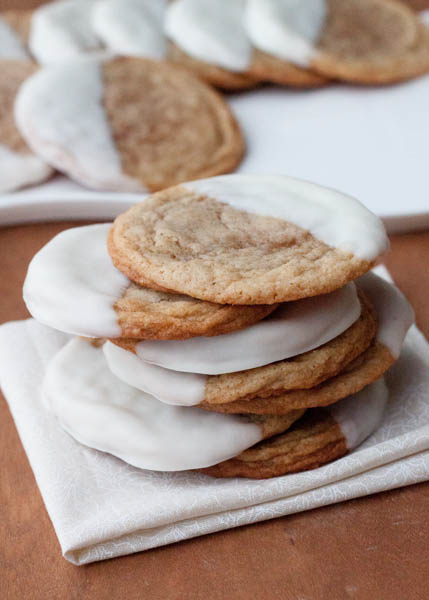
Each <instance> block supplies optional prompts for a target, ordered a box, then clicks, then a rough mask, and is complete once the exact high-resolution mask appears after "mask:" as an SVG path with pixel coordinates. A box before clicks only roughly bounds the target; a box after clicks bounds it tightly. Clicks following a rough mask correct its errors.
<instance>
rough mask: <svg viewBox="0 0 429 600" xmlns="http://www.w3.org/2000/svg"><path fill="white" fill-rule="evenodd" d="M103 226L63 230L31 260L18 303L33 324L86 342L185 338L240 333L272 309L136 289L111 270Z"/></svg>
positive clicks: (105, 230) (147, 289)
mask: <svg viewBox="0 0 429 600" xmlns="http://www.w3.org/2000/svg"><path fill="white" fill-rule="evenodd" d="M109 228H110V225H109V224H106V225H89V226H86V227H76V228H73V229H68V230H66V231H63V232H62V233H60V234H58V235H57V236H56V237H55V238H53V239H52V240H51V241H50V242H49V243H48V244H47V245H46V246H44V247H43V248H42V249H41V250H40V251H39V252H38V253H37V254H36V255H35V257H34V258H33V260H32V261H31V263H30V265H29V268H28V273H27V277H26V280H25V283H24V300H25V302H26V304H27V307H28V310H29V311H30V313H31V314H32V315H33V316H34V317H35V318H36V319H37V320H38V321H40V322H41V323H44V324H45V325H48V326H50V327H53V328H55V329H58V330H60V331H64V332H66V333H72V334H75V335H82V336H85V337H126V338H129V337H136V338H145V339H185V338H188V337H192V336H196V335H204V336H213V335H219V334H222V333H227V332H230V331H235V330H237V329H241V328H243V327H247V326H249V325H252V324H253V323H255V322H257V321H259V320H260V319H262V318H263V317H265V316H266V315H268V314H270V313H271V312H272V311H273V310H274V309H275V308H276V307H275V305H274V306H272V305H265V306H264V305H261V306H227V305H219V304H213V303H210V302H202V301H201V300H196V299H194V298H190V297H188V296H183V295H177V294H169V293H165V292H158V291H155V290H152V289H149V288H145V287H140V286H138V285H136V284H134V283H132V282H131V281H130V280H129V279H128V278H127V277H126V276H125V275H123V274H122V273H120V271H118V270H117V269H116V268H115V267H114V265H113V264H112V261H111V258H110V256H109V254H108V252H107V247H106V238H107V234H108V231H109Z"/></svg>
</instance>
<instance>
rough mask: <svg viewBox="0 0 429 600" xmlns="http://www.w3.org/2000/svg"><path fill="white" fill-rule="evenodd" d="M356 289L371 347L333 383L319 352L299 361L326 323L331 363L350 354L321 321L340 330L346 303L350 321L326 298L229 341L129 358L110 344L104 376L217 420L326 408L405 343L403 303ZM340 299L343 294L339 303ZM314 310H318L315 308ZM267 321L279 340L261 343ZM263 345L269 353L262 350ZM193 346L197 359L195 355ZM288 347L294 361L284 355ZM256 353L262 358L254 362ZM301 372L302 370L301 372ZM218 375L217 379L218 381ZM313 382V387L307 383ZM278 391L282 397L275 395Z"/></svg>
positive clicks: (407, 314) (391, 294) (151, 345)
mask: <svg viewBox="0 0 429 600" xmlns="http://www.w3.org/2000/svg"><path fill="white" fill-rule="evenodd" d="M358 285H359V287H360V289H364V290H365V295H366V297H367V298H369V299H370V300H371V303H372V304H373V306H374V307H375V310H376V314H377V321H378V329H377V333H376V335H375V338H374V339H372V341H371V338H369V340H368V341H367V344H366V349H365V350H362V348H361V352H359V354H358V356H357V357H356V358H354V359H353V360H351V361H349V362H348V363H347V364H345V366H344V367H343V368H340V369H339V372H338V373H337V374H336V375H334V376H333V377H329V376H327V377H323V372H324V369H325V366H324V364H323V363H322V361H321V360H320V357H321V356H322V354H321V353H320V351H319V352H318V351H317V350H315V351H314V352H311V351H310V352H308V354H306V353H305V352H306V350H305V345H304V344H305V340H306V339H307V340H308V339H309V338H308V336H311V335H312V334H313V333H314V335H315V336H316V335H317V331H318V332H319V334H320V332H321V331H322V324H323V322H325V323H326V325H327V327H328V328H329V332H332V333H334V332H335V333H337V336H335V337H333V338H331V339H333V341H334V342H335V345H333V346H332V348H333V355H334V356H335V357H336V358H338V357H339V355H340V353H341V352H345V354H346V357H347V353H349V352H354V350H355V346H356V338H354V337H353V339H352V340H351V341H350V338H349V340H348V341H347V342H346V338H344V341H342V342H341V334H338V331H339V330H338V329H335V326H333V325H332V323H329V317H327V315H328V314H329V312H330V311H331V310H332V316H334V315H335V314H336V311H338V313H337V314H338V318H339V320H340V321H341V320H342V322H343V325H344V324H345V323H346V320H345V319H346V318H347V317H348V316H351V315H352V314H353V310H354V307H353V302H351V298H350V299H349V304H348V306H349V309H350V313H349V314H348V315H347V313H346V312H344V311H345V310H346V306H347V305H344V306H343V307H341V305H340V303H338V302H334V301H333V300H334V295H333V294H330V295H329V297H327V296H325V297H324V298H323V302H324V306H323V309H324V310H323V311H318V312H317V313H315V314H313V315H310V314H309V313H308V312H307V314H306V311H305V310H303V311H302V312H301V314H300V308H299V305H300V304H302V302H303V301H299V302H297V303H294V304H292V305H291V306H294V305H295V304H297V305H298V306H297V307H296V308H295V309H292V311H291V312H292V320H291V322H288V319H287V314H288V313H287V307H288V305H286V307H285V308H286V310H285V317H286V318H285V321H284V322H282V320H281V319H276V314H277V313H278V312H279V313H280V315H281V313H282V311H283V307H281V308H280V309H278V310H277V311H276V312H275V313H273V315H272V316H271V317H269V318H268V319H265V320H264V321H262V322H261V323H259V324H257V325H254V326H252V327H250V328H248V329H247V330H244V331H241V332H238V333H236V334H229V335H226V336H219V337H217V338H211V339H204V338H195V339H194V340H185V341H183V342H177V343H176V342H174V343H173V344H171V343H170V342H138V343H134V344H133V346H132V349H133V351H134V352H135V354H133V353H132V352H130V351H129V350H126V349H124V348H123V347H117V345H113V344H111V343H110V342H108V343H106V344H105V345H104V348H103V350H104V353H105V355H106V359H107V362H108V364H109V367H110V369H111V370H112V371H113V372H114V373H115V374H116V375H117V376H118V377H119V378H121V379H122V380H123V381H125V382H126V383H128V384H130V385H133V386H135V387H137V388H139V389H142V390H144V391H145V392H147V393H149V394H152V395H154V396H155V397H156V398H158V399H159V400H161V401H163V402H166V403H169V404H178V405H181V404H186V405H199V406H201V407H203V408H205V409H207V410H214V411H218V412H225V413H252V414H285V413H287V412H289V411H290V410H296V409H303V408H310V407H317V406H327V405H329V404H332V403H334V402H337V401H338V400H340V399H341V398H344V397H346V396H348V395H350V394H353V393H356V392H358V391H360V390H361V389H362V388H364V387H365V386H366V385H368V384H370V383H372V382H373V381H375V380H376V379H378V378H379V377H381V376H382V375H383V373H384V372H385V371H386V370H387V369H388V368H389V367H390V366H391V365H392V364H393V363H394V362H395V360H396V359H397V358H398V356H399V353H400V349H401V346H402V343H403V340H404V338H405V335H406V333H407V331H408V329H409V327H410V326H411V324H412V323H413V320H414V316H413V311H412V309H411V307H410V305H409V303H408V302H407V300H406V299H405V298H404V296H403V295H402V294H401V292H400V291H399V290H398V289H397V288H396V287H395V286H394V285H392V284H390V283H388V282H386V281H384V280H383V279H381V278H380V277H378V276H376V275H374V274H373V273H369V274H367V275H365V276H364V277H362V278H360V279H359V280H358ZM345 292H346V290H343V291H342V294H344V300H345ZM335 294H338V292H336V293H335ZM315 306H317V305H315ZM319 307H320V308H322V305H319ZM294 313H295V315H294ZM294 317H295V318H294ZM300 317H302V319H301V318H300ZM324 319H326V321H324ZM271 321H272V322H278V333H279V337H278V339H276V338H275V337H274V336H273V337H271V336H269V335H267V334H268V333H269V329H270V325H269V324H270V322H271ZM295 326H296V327H295ZM331 328H332V329H331ZM272 333H273V332H272ZM281 334H283V335H281ZM324 335H326V332H325V334H324ZM328 335H329V334H328ZM265 336H267V337H265ZM282 338H283V346H284V353H285V355H288V356H290V359H289V360H287V361H286V363H285V368H284V369H283V371H282V372H280V371H281V365H282V363H281V362H278V361H279V360H281V359H280V353H281V351H282V344H281V339H282ZM314 339H315V338H314ZM223 340H224V341H225V343H224V344H222V342H223ZM324 340H326V338H324V337H323V336H322V337H320V338H319V342H320V343H319V344H317V343H316V344H315V346H316V347H318V348H321V347H322V345H324V344H326V345H327V347H325V348H324V349H323V348H321V349H322V350H323V351H324V352H326V350H327V349H328V347H329V344H328V343H327V341H324ZM270 342H271V343H272V348H271V347H268V346H269V343H270ZM301 342H303V345H302V346H301V345H300V344H301ZM193 343H195V350H196V349H198V350H199V352H194V348H193ZM119 344H121V341H120V342H119ZM146 346H148V348H146ZM173 346H174V353H173ZM255 346H256V347H255ZM292 347H294V350H293V351H292V352H295V354H291V353H290V352H288V350H289V351H291V349H292ZM313 347H314V346H313ZM164 348H165V351H164ZM215 349H216V351H215ZM258 349H260V350H261V353H260V355H258ZM273 349H274V354H273ZM234 350H235V353H236V354H237V355H239V358H235V359H231V361H228V360H225V361H223V360H222V359H217V356H218V355H219V354H223V353H224V354H225V356H226V357H228V356H232V355H233V353H234ZM294 357H296V358H297V360H296V361H294V360H293V358H294ZM331 360H332V359H329V363H330V367H332V363H331ZM262 361H263V362H264V364H265V365H270V363H274V362H275V361H276V362H275V364H274V365H272V366H273V367H274V368H275V369H277V371H278V372H279V373H277V379H274V369H271V370H272V371H273V372H272V373H271V374H270V378H269V377H268V375H269V373H270V368H269V367H268V368H267V369H259V371H258V368H255V367H257V366H259V365H261V364H262ZM306 364H308V365H309V368H308V369H307V368H306ZM244 365H245V366H246V367H247V368H248V369H249V368H250V371H245V370H243V371H242V372H237V371H235V372H234V371H233V369H234V367H237V366H244ZM249 365H250V366H249ZM167 366H168V367H167ZM173 369H174V370H173ZM222 369H223V373H224V374H223V375H221V376H219V375H220V371H221V370H222ZM202 370H206V371H208V372H209V373H213V372H214V371H217V372H218V374H217V375H204V374H202V373H201V372H200V371H202ZM227 373H230V375H229V376H228V375H227ZM315 377H316V378H317V379H318V380H319V381H314V378H315ZM282 385H283V387H284V388H286V387H288V390H287V391H284V392H281V387H282Z"/></svg>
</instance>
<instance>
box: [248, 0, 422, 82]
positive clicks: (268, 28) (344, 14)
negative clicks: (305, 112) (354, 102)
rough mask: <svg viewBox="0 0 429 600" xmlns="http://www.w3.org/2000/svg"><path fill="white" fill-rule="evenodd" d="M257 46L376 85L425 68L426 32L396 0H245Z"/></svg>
mask: <svg viewBox="0 0 429 600" xmlns="http://www.w3.org/2000/svg"><path fill="white" fill-rule="evenodd" d="M246 24H247V31H248V34H249V37H250V39H251V41H252V43H253V44H254V45H255V46H256V47H257V48H259V49H260V50H262V51H264V52H266V53H268V54H271V55H274V56H276V57H278V58H279V59H283V60H286V61H291V62H293V63H294V64H296V65H298V66H301V67H307V68H309V69H312V70H315V71H317V72H318V73H320V74H321V75H324V76H327V77H333V78H339V79H343V80H348V81H353V82H356V83H367V84H380V83H393V82H395V81H401V80H404V79H409V78H411V77H415V76H418V75H421V74H423V73H426V72H428V71H429V34H428V32H427V31H425V29H424V26H423V25H422V24H421V23H420V22H419V19H418V17H417V15H416V14H415V13H414V12H413V11H412V10H411V9H410V8H408V7H407V6H406V5H404V3H402V2H398V1H396V0H347V1H346V2H345V1H344V0H306V1H305V2H300V1H299V0H264V2H260V1H259V0H249V1H248V3H247V9H246Z"/></svg>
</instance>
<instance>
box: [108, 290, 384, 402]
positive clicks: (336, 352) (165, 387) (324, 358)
mask: <svg viewBox="0 0 429 600" xmlns="http://www.w3.org/2000/svg"><path fill="white" fill-rule="evenodd" d="M375 332H376V320H375V317H374V315H373V311H372V309H371V307H370V306H369V305H368V303H367V301H366V300H365V299H364V298H363V297H362V313H361V315H360V317H359V318H358V320H357V321H356V322H355V323H354V324H353V325H352V326H351V327H349V328H348V329H346V330H345V331H344V332H343V333H342V334H341V335H338V336H337V337H335V338H333V339H331V340H330V341H329V342H327V343H325V344H323V345H322V346H319V347H317V348H315V349H314V350H311V351H309V352H304V353H302V354H298V355H296V356H293V357H292V358H289V359H286V360H279V361H277V362H274V363H269V362H268V361H269V358H266V359H265V360H264V363H265V365H264V366H261V367H257V368H253V369H248V370H244V371H238V372H229V373H228V372H227V373H225V374H222V375H198V374H195V373H183V372H177V371H173V372H172V371H171V370H168V369H164V368H161V367H158V366H156V364H155V365H154V364H153V363H154V362H156V358H155V360H151V357H150V354H149V356H148V357H147V360H148V361H149V364H145V363H144V362H143V361H141V360H140V359H139V358H138V357H133V356H132V354H131V353H130V352H129V351H128V350H127V346H128V347H129V345H128V344H129V343H127V341H125V344H123V343H122V340H112V341H113V342H114V344H115V345H118V346H120V347H122V350H120V351H118V350H115V348H114V346H111V345H108V344H107V346H106V347H105V354H106V358H107V362H108V364H109V367H110V369H111V370H112V371H113V372H114V373H115V374H116V375H117V376H118V377H119V378H121V379H123V380H124V381H125V382H126V383H129V384H131V385H134V386H136V387H139V388H140V389H142V390H143V391H146V392H148V393H150V394H153V395H154V396H156V397H157V398H159V399H160V400H162V401H166V402H170V403H175V402H178V400H176V398H179V397H180V398H186V401H185V402H186V403H187V404H189V405H194V404H198V406H201V407H202V408H206V407H209V408H210V409H213V410H217V409H218V407H219V411H220V412H222V406H223V405H226V404H228V403H232V402H235V401H237V400H252V399H253V398H270V397H271V396H276V395H281V394H283V393H284V392H285V391H286V390H293V389H301V388H312V387H314V386H316V385H318V384H319V383H321V382H322V381H324V380H326V379H329V378H330V377H333V376H334V375H336V374H337V373H339V372H341V371H343V370H344V368H345V367H346V366H347V365H348V364H349V363H350V362H351V361H352V360H354V359H355V358H356V357H357V356H359V355H360V354H361V353H362V352H364V351H365V350H366V349H367V348H368V347H369V345H370V344H371V341H372V339H373V338H374V336H375ZM234 335H235V334H234ZM237 335H239V337H242V333H240V334H237ZM255 337H256V336H255ZM124 346H125V347H124ZM176 348H177V352H180V344H179V343H178V344H176ZM262 354H263V353H262ZM228 370H231V369H228ZM182 401H183V400H182ZM249 412H250V411H249ZM259 412H260V411H259ZM267 412H268V411H267ZM284 412H286V411H284Z"/></svg>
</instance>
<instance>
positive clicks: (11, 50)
mask: <svg viewBox="0 0 429 600" xmlns="http://www.w3.org/2000/svg"><path fill="white" fill-rule="evenodd" d="M0 59H12V60H15V59H16V60H29V59H30V56H29V54H28V52H27V50H26V49H25V46H24V44H23V43H22V41H21V39H20V37H19V35H18V34H17V33H16V32H15V31H14V30H13V28H12V27H11V26H10V25H9V24H8V23H6V22H5V21H3V19H2V18H1V17H0Z"/></svg>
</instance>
